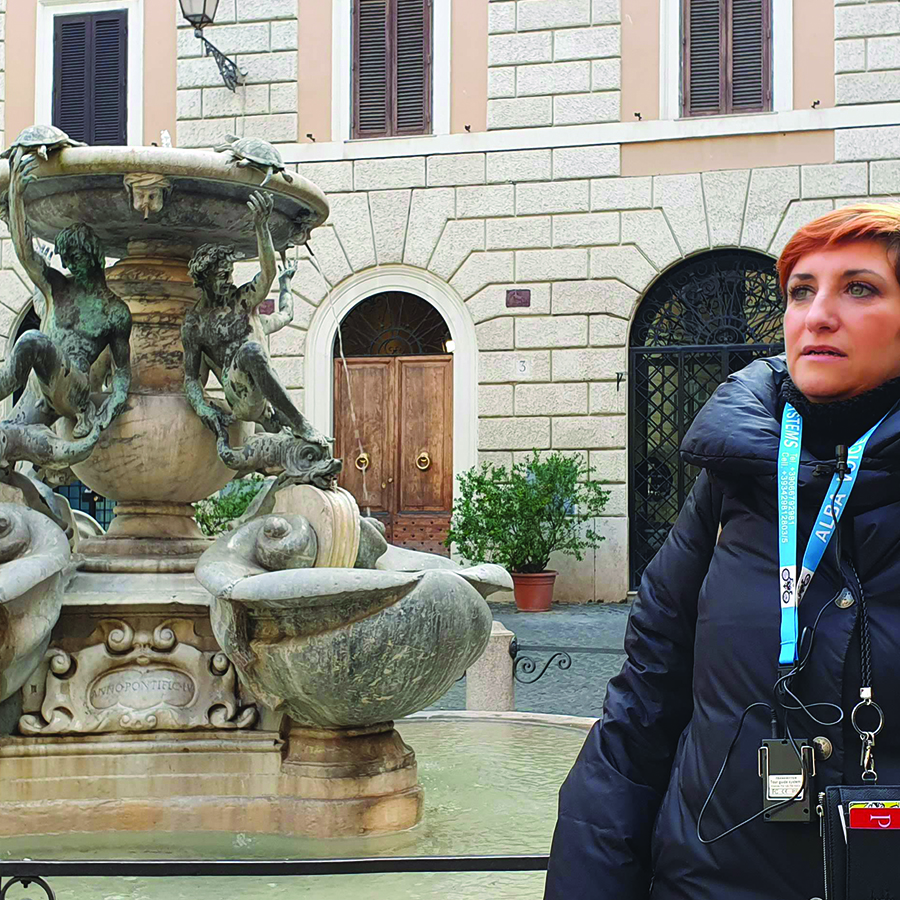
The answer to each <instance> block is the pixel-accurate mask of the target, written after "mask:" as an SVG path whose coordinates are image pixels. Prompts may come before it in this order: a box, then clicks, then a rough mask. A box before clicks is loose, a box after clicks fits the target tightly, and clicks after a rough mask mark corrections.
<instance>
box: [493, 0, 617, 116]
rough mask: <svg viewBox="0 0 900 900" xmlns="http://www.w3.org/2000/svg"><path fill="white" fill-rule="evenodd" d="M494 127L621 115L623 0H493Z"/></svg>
mask: <svg viewBox="0 0 900 900" xmlns="http://www.w3.org/2000/svg"><path fill="white" fill-rule="evenodd" d="M488 15H489V20H488V31H489V34H490V37H489V38H488V67H489V68H488V98H489V99H488V117H487V126H488V128H489V129H502V128H529V127H538V126H542V125H579V124H585V123H593V122H615V121H618V119H619V106H620V104H619V94H620V89H621V60H620V55H621V42H620V27H619V23H620V17H621V13H620V6H619V0H491V3H490V6H489V8H488Z"/></svg>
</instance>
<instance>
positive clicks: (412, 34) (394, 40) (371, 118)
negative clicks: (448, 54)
mask: <svg viewBox="0 0 900 900" xmlns="http://www.w3.org/2000/svg"><path fill="white" fill-rule="evenodd" d="M431 6H432V0H354V4H353V137H355V138H371V137H388V136H391V135H403V134H430V133H431V23H432V8H431Z"/></svg>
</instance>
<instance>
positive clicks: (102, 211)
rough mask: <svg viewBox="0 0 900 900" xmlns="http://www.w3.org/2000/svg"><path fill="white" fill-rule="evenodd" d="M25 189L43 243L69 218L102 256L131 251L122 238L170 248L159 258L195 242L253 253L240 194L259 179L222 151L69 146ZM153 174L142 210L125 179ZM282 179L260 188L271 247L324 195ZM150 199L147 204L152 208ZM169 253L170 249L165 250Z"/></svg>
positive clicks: (5, 175) (319, 207) (2, 171)
mask: <svg viewBox="0 0 900 900" xmlns="http://www.w3.org/2000/svg"><path fill="white" fill-rule="evenodd" d="M34 174H35V175H36V176H37V180H36V181H35V182H34V183H33V184H31V185H29V187H28V189H27V192H26V195H25V207H26V214H27V217H28V221H29V223H30V224H31V226H32V228H33V229H34V233H35V234H36V235H37V236H38V237H40V238H43V239H44V240H46V241H51V242H52V241H55V240H56V235H57V234H58V233H59V232H60V231H61V230H62V229H63V228H66V227H67V226H69V225H71V224H73V223H74V222H83V223H85V224H86V225H90V226H91V228H93V229H94V230H95V231H96V232H97V234H98V236H99V237H100V239H101V240H102V241H103V243H104V246H105V247H106V250H107V253H108V254H109V255H110V256H116V257H126V256H129V255H130V251H129V243H131V242H133V241H141V242H144V243H153V244H156V245H157V246H158V247H160V248H163V249H166V248H168V249H169V251H170V252H169V253H166V255H179V256H185V255H187V256H190V254H191V253H193V251H194V250H196V249H197V247H199V246H200V245H201V244H206V243H209V242H214V243H223V244H233V245H234V246H235V247H236V249H237V250H238V251H239V252H241V253H243V254H245V255H246V256H247V257H255V256H256V238H255V235H254V231H253V225H252V222H251V220H250V217H249V215H248V214H247V196H248V193H249V191H250V190H252V189H253V188H255V187H257V186H258V185H259V184H260V183H261V182H262V180H263V178H264V177H265V176H264V175H263V173H262V172H260V171H258V170H257V169H253V168H251V167H249V166H247V167H244V168H238V167H237V166H235V165H234V164H233V163H232V162H231V161H230V155H229V154H227V153H214V152H212V151H209V150H181V149H175V148H160V147H70V148H67V149H65V150H61V151H60V152H58V153H53V154H52V155H51V156H50V159H49V160H48V161H46V162H42V163H41V165H40V166H39V168H38V169H37V170H36V172H35V173H34ZM140 175H143V176H156V177H157V178H158V179H164V180H165V182H163V181H157V182H156V183H157V185H159V186H158V188H157V190H158V192H159V197H158V199H159V202H160V203H161V208H160V209H159V210H157V211H153V210H152V209H148V210H147V216H146V218H145V217H144V209H143V208H140V206H139V203H140V199H141V196H142V195H141V191H143V192H144V193H145V194H146V193H147V192H149V191H151V190H153V182H152V181H151V180H149V179H148V180H147V181H145V182H144V184H143V187H141V186H140V185H139V186H138V187H137V188H136V187H135V186H134V185H133V184H132V185H131V186H130V187H129V186H128V185H126V183H125V177H126V176H140ZM292 178H293V183H291V184H289V183H288V182H287V181H285V179H284V178H282V176H281V175H276V176H274V177H273V178H272V180H271V181H270V182H269V183H268V184H267V185H266V188H265V190H266V192H267V193H269V194H271V195H272V197H273V199H274V201H275V209H274V211H273V214H272V219H271V222H270V227H271V230H272V238H273V240H274V242H275V248H276V250H281V249H282V248H284V247H285V246H286V245H287V244H288V243H289V242H290V240H291V235H292V233H294V232H295V231H296V230H297V229H298V228H307V229H308V228H311V227H315V226H316V225H320V224H321V223H322V222H324V221H325V219H326V218H328V201H327V200H326V199H325V195H324V194H323V193H322V191H320V190H319V188H317V187H316V186H315V185H314V184H313V183H312V182H310V181H307V180H306V179H305V178H303V177H302V176H299V175H292ZM8 183H9V164H8V163H6V162H4V163H3V164H2V166H0V191H4V190H6V189H7V187H8ZM154 205H155V204H154ZM173 249H174V250H175V253H174V254H171V250H173Z"/></svg>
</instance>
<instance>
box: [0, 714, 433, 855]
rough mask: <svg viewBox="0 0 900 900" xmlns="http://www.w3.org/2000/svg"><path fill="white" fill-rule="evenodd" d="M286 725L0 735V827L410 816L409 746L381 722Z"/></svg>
mask: <svg viewBox="0 0 900 900" xmlns="http://www.w3.org/2000/svg"><path fill="white" fill-rule="evenodd" d="M297 731H298V730H297V729H294V731H292V733H291V736H290V737H289V739H288V741H287V744H285V742H284V741H283V740H281V739H280V738H279V736H278V734H276V733H275V732H265V731H252V732H234V731H228V732H204V733H203V734H185V733H180V734H172V733H166V732H153V733H147V734H110V735H91V736H73V737H58V738H49V737H41V738H29V737H6V738H2V739H0V765H2V768H3V773H4V777H3V779H2V780H0V804H2V809H3V815H2V816H0V836H3V837H7V836H12V835H47V834H68V833H73V832H82V833H84V832H89V833H98V832H117V831H166V832H168V831H171V832H177V831H224V832H245V833H253V834H282V835H297V836H303V837H315V838H324V837H354V836H362V835H376V834H388V833H392V832H396V831H403V830H405V829H408V828H411V827H412V826H413V825H415V824H416V823H417V822H418V821H419V820H420V818H421V815H422V805H423V792H422V788H421V786H420V785H419V784H418V781H417V771H416V763H415V754H414V753H413V752H412V750H410V748H409V747H407V746H406V745H405V744H403V742H402V740H401V739H400V736H399V735H398V734H397V732H396V731H394V730H393V728H392V727H391V728H389V730H386V731H385V730H383V731H381V732H379V733H378V734H377V735H375V736H373V735H371V734H369V735H356V734H354V735H352V736H351V735H345V736H341V737H338V738H335V737H334V736H333V735H332V736H330V737H328V738H322V737H315V736H313V735H310V734H309V733H304V738H303V740H304V742H305V743H303V744H298V742H297V738H299V737H300V735H299V734H297ZM315 734H317V735H322V733H321V732H317V733H315ZM292 744H293V750H292ZM341 745H349V746H341ZM303 747H307V748H314V749H312V750H311V752H307V751H306V750H304V749H303ZM379 747H380V748H381V750H377V749H376V748H379ZM401 748H403V749H402V750H401ZM373 750H374V751H375V752H373ZM398 750H399V751H400V752H399V754H398V753H397V752H396V751H398ZM293 751H296V752H293ZM379 752H380V753H381V755H382V759H381V762H380V763H379V762H378V760H377V759H376V756H377V755H378V753H379ZM298 754H299V757H298ZM354 755H356V756H357V757H358V762H357V764H356V765H355V766H354V764H353V762H352V758H353V756H354ZM329 756H331V758H332V762H331V763H329V762H327V761H326V758H327V757H329ZM300 757H302V758H303V761H302V762H300V761H299V758H300ZM294 760H297V761H294ZM317 760H318V761H317Z"/></svg>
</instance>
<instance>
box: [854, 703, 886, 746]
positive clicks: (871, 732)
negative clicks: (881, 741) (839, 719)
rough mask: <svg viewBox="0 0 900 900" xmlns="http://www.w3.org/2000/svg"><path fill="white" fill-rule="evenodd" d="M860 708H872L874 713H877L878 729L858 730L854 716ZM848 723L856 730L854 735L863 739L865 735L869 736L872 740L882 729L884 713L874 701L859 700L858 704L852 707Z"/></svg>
mask: <svg viewBox="0 0 900 900" xmlns="http://www.w3.org/2000/svg"><path fill="white" fill-rule="evenodd" d="M861 706H871V707H874V709H875V712H877V713H878V727H877V728H875V729H872V728H860V727H859V725H857V724H856V714H857V712H859V708H860V707H861ZM850 722H851V723H852V725H853V727H854V728H855V729H856V733H857V734H858V735H859V736H860V737H861V738H862V737H865V736H866V735H871V736H872V737H873V738H874V737H875V735H876V734H878V732H880V731H881V729H882V728H884V712H883V711H882V709H881V707H880V706H879V705H878V704H877V703H876V702H875V701H874V700H872V699H868V700H860V701H859V703H857V704H856V706H854V707H853V712H852V713H850Z"/></svg>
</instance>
